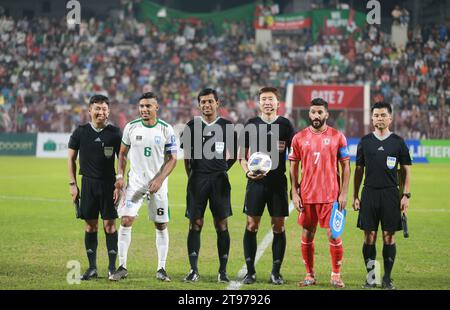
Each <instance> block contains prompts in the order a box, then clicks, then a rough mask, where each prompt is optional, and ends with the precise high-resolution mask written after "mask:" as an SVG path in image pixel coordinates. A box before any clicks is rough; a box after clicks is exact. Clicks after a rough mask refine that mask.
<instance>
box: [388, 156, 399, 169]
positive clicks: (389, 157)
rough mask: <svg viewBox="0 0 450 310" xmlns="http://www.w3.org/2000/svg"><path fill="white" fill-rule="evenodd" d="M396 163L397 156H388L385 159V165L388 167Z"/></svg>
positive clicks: (391, 167)
mask: <svg viewBox="0 0 450 310" xmlns="http://www.w3.org/2000/svg"><path fill="white" fill-rule="evenodd" d="M396 163H397V158H395V157H391V156H388V157H387V159H386V165H387V166H388V168H389V169H393V168H394V167H395V164H396Z"/></svg>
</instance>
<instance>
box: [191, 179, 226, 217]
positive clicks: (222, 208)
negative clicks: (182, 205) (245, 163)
mask: <svg viewBox="0 0 450 310" xmlns="http://www.w3.org/2000/svg"><path fill="white" fill-rule="evenodd" d="M230 196H231V185H230V181H229V180H228V174H227V173H226V172H225V171H220V172H213V173H209V174H206V173H199V172H195V171H193V172H191V175H190V176H189V179H188V184H187V195H186V213H185V216H186V217H187V218H189V219H190V220H191V221H192V220H196V219H199V218H203V217H204V215H205V210H206V205H207V203H208V200H209V208H210V209H211V213H212V215H213V217H214V218H215V219H219V220H222V219H225V218H227V217H229V216H231V215H233V212H232V211H231V199H230Z"/></svg>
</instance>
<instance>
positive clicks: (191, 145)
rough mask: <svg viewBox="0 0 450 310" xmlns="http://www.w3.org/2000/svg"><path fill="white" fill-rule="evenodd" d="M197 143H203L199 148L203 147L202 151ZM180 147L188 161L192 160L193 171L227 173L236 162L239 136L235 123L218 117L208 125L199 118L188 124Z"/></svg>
mask: <svg viewBox="0 0 450 310" xmlns="http://www.w3.org/2000/svg"><path fill="white" fill-rule="evenodd" d="M196 122H197V124H198V125H197V126H195V123H196ZM200 125H201V126H200ZM227 130H228V131H227ZM196 141H198V142H200V141H201V144H200V143H199V145H198V147H200V146H201V148H202V149H198V148H196V145H195V142H196ZM180 147H181V148H182V149H184V154H185V157H186V159H190V165H191V169H192V170H193V171H196V172H201V173H214V172H220V171H227V170H228V169H229V168H230V167H231V166H232V165H233V164H234V162H235V161H236V155H237V134H236V132H235V131H234V125H233V123H232V122H230V121H229V120H227V119H224V118H222V117H218V118H217V119H216V120H215V121H214V122H212V123H210V124H208V123H206V122H205V121H204V120H203V119H202V118H200V117H198V118H196V119H193V120H191V121H189V122H188V123H187V124H186V127H185V129H184V131H183V133H182V136H181V145H180ZM203 150H208V151H209V152H208V153H209V155H208V154H204V152H203ZM227 154H228V160H227ZM206 155H208V156H209V157H212V158H208V156H206Z"/></svg>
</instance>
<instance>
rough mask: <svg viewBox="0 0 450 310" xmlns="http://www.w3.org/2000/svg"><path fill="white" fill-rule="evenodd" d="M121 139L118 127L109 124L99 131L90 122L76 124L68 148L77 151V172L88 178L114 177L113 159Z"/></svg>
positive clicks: (117, 152)
mask: <svg viewBox="0 0 450 310" xmlns="http://www.w3.org/2000/svg"><path fill="white" fill-rule="evenodd" d="M121 139H122V135H121V132H120V129H119V128H118V127H116V126H113V125H110V124H108V125H107V126H106V127H105V128H103V130H101V131H97V130H95V129H94V128H93V127H92V125H91V124H90V123H88V124H85V125H80V126H78V128H77V129H75V131H74V132H73V133H72V135H71V136H70V140H69V148H70V149H73V150H78V151H79V155H78V156H79V160H80V172H79V173H80V174H81V175H83V176H85V177H89V178H95V179H114V176H115V169H114V160H115V156H117V154H119V149H120V143H121Z"/></svg>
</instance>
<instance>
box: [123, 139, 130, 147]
mask: <svg viewBox="0 0 450 310" xmlns="http://www.w3.org/2000/svg"><path fill="white" fill-rule="evenodd" d="M122 144H123V145H125V146H128V147H130V145H129V144H126V143H125V142H123V140H122Z"/></svg>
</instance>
